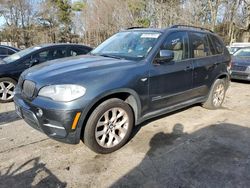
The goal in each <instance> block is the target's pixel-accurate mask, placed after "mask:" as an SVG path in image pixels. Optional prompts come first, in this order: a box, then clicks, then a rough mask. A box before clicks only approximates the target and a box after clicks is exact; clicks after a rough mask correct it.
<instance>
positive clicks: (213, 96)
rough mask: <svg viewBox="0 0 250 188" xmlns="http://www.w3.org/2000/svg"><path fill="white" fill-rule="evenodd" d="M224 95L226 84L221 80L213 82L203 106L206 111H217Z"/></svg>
mask: <svg viewBox="0 0 250 188" xmlns="http://www.w3.org/2000/svg"><path fill="white" fill-rule="evenodd" d="M225 94H226V83H225V80H223V79H218V80H216V81H215V82H214V84H213V86H212V88H211V91H210V93H209V96H208V99H207V101H206V102H205V103H204V104H203V107H204V108H207V109H218V108H220V107H221V105H222V103H223V101H224V98H225Z"/></svg>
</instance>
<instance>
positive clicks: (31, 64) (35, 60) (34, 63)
mask: <svg viewBox="0 0 250 188" xmlns="http://www.w3.org/2000/svg"><path fill="white" fill-rule="evenodd" d="M38 63H39V60H38V59H32V60H31V61H30V66H33V65H36V64H38Z"/></svg>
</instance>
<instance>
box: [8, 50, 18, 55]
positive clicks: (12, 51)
mask: <svg viewBox="0 0 250 188" xmlns="http://www.w3.org/2000/svg"><path fill="white" fill-rule="evenodd" d="M14 53H16V52H15V51H14V50H10V49H8V55H12V54H14Z"/></svg>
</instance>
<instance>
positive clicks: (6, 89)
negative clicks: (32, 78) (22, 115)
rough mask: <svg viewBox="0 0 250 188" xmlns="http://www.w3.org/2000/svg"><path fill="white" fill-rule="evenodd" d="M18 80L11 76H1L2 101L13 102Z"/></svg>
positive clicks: (0, 90)
mask: <svg viewBox="0 0 250 188" xmlns="http://www.w3.org/2000/svg"><path fill="white" fill-rule="evenodd" d="M16 84H17V82H16V81H15V80H13V79H11V78H0V103H6V102H11V101H12V100H13V97H14V89H15V87H16Z"/></svg>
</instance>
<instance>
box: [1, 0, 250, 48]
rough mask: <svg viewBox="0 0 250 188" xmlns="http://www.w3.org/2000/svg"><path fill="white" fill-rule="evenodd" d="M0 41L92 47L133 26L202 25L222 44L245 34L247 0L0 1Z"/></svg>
mask: <svg viewBox="0 0 250 188" xmlns="http://www.w3.org/2000/svg"><path fill="white" fill-rule="evenodd" d="M0 4H1V6H0V16H1V17H2V18H3V19H4V20H5V24H4V25H2V28H1V29H0V40H1V41H8V42H12V43H13V45H16V46H22V45H24V46H26V47H28V46H31V45H34V44H38V43H49V42H83V43H86V44H88V45H92V46H96V45H97V44H99V43H101V42H102V41H103V40H105V39H106V38H107V37H109V36H110V35H112V34H114V33H115V32H117V31H119V30H121V29H123V28H127V27H132V26H141V27H160V28H165V27H167V26H169V25H172V24H187V25H195V26H202V27H206V28H209V29H212V30H214V31H215V32H218V33H219V34H220V35H221V36H222V37H223V38H224V40H225V42H226V43H230V42H233V41H239V40H243V38H242V36H243V33H244V32H249V28H250V27H249V25H250V0H227V1H226V0H171V1H169V0H77V1H72V0H0Z"/></svg>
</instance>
